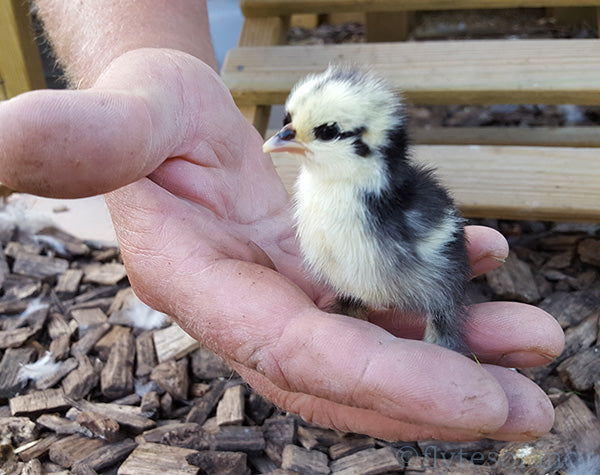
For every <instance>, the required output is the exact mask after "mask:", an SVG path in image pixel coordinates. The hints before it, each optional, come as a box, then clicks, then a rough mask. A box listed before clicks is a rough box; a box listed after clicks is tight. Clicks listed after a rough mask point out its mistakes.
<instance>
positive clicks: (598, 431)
mask: <svg viewBox="0 0 600 475" xmlns="http://www.w3.org/2000/svg"><path fill="white" fill-rule="evenodd" d="M553 429H554V432H556V434H558V435H559V436H561V437H562V439H563V440H567V441H571V442H572V443H573V444H575V445H576V447H577V449H578V451H579V452H580V453H582V454H589V453H592V452H593V451H594V450H597V449H598V441H599V440H600V420H598V418H597V417H596V416H595V415H594V414H593V413H592V411H590V410H589V409H588V407H587V406H586V405H585V403H584V402H583V401H582V400H581V399H580V398H579V397H578V396H577V395H575V394H572V395H571V396H570V397H569V398H568V399H567V400H566V401H565V402H563V403H562V404H560V405H559V406H557V407H556V410H555V420H554V428H553Z"/></svg>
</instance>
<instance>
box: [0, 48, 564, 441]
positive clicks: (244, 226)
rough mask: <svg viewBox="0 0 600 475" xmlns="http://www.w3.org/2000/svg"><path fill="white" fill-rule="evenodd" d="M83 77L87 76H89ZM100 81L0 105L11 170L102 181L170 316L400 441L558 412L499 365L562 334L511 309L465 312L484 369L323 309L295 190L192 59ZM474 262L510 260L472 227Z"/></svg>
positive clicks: (302, 394)
mask: <svg viewBox="0 0 600 475" xmlns="http://www.w3.org/2000/svg"><path fill="white" fill-rule="evenodd" d="M84 82H85V81H84ZM89 85H90V86H91V87H90V88H89V89H85V90H79V91H37V92H32V93H27V94H24V95H22V96H19V97H17V98H15V99H13V100H10V101H7V102H5V103H2V104H0V123H2V124H3V126H2V128H0V181H2V182H3V183H5V184H7V185H8V186H11V187H13V188H15V189H17V190H22V191H27V192H30V193H34V194H39V195H43V196H54V197H80V196H89V195H92V194H98V193H107V195H106V200H107V203H108V205H109V208H110V211H111V215H112V218H113V221H114V224H115V228H116V231H117V235H118V238H119V242H120V245H121V250H122V253H123V258H124V261H125V264H126V267H127V271H128V275H129V278H130V281H131V284H132V286H133V287H134V289H135V291H136V293H137V294H138V296H139V297H140V298H141V299H142V300H144V301H145V302H146V303H148V304H149V305H151V306H153V307H154V308H156V309H158V310H160V311H163V312H165V313H168V314H170V315H172V316H173V317H174V318H175V319H176V320H177V322H178V323H179V324H180V325H181V326H182V328H184V329H185V330H186V331H187V332H189V333H190V334H191V335H192V336H194V337H195V338H197V339H198V340H199V341H201V342H202V343H203V344H204V345H206V346H207V347H209V348H211V349H212V350H214V351H216V352H217V353H219V354H220V355H222V356H223V357H224V358H225V359H226V360H227V361H228V362H230V364H231V365H232V366H233V368H234V369H235V370H236V371H237V372H238V373H239V374H240V375H241V376H242V377H243V378H244V379H245V380H246V381H248V382H249V383H250V384H251V385H252V386H253V387H254V388H255V389H256V390H257V391H259V392H260V393H262V394H263V395H265V396H266V397H267V398H269V399H271V400H272V401H274V402H275V403H276V404H277V405H279V406H280V407H282V408H284V409H286V410H289V411H292V412H295V413H298V414H300V415H301V416H302V417H304V418H305V419H307V420H310V421H313V422H315V423H318V424H321V425H323V426H327V427H332V428H336V429H340V430H344V431H352V432H359V433H366V434H370V435H372V436H375V437H380V438H384V439H389V440H417V439H425V438H432V437H433V438H438V439H446V440H472V439H476V438H480V437H491V438H497V439H506V440H528V439H531V438H535V437H538V436H540V435H542V434H544V433H546V432H547V431H548V430H549V429H550V427H551V426H552V423H553V409H552V406H551V404H550V402H549V400H548V398H547V397H546V396H545V394H544V393H543V392H542V391H541V389H539V388H538V387H537V386H535V385H534V384H533V383H532V382H531V381H529V380H528V379H526V378H525V377H523V376H522V375H520V374H518V373H516V372H514V371H511V370H510V369H507V368H506V367H512V366H518V367H527V366H535V365H539V364H544V363H547V362H548V361H550V360H552V359H553V358H555V357H556V356H558V355H559V354H560V352H561V351H562V346H563V336H562V331H561V329H560V327H559V325H558V324H557V323H556V321H555V320H554V319H553V318H552V317H551V316H549V315H548V314H546V313H545V312H543V311H541V310H539V309H537V308H535V307H530V306H526V305H522V304H516V303H508V302H507V303H504V302H502V303H501V302H495V303H487V304H480V305H475V306H473V307H472V308H471V312H470V321H469V324H468V332H467V333H468V335H467V342H468V344H469V345H470V347H471V349H472V350H473V352H474V353H475V354H476V355H477V357H478V359H479V361H481V362H482V363H484V364H482V365H478V364H477V363H475V362H474V361H472V360H470V359H468V358H466V357H464V356H461V355H459V354H457V353H454V352H451V351H448V350H446V349H444V348H441V347H437V346H434V345H430V344H427V343H423V342H420V341H415V340H413V339H411V338H420V337H421V336H422V332H423V327H422V325H421V323H417V321H416V320H415V319H410V318H404V317H399V316H397V315H391V314H390V313H388V312H378V313H376V314H374V315H373V318H372V323H369V322H365V321H359V320H356V319H352V318H348V317H344V316H341V315H331V314H326V313H324V312H322V311H321V310H319V305H321V306H324V305H325V303H328V302H329V301H330V299H331V297H332V295H331V294H330V292H328V291H327V289H324V288H321V287H319V286H317V285H316V284H314V283H313V282H310V281H309V280H308V279H307V277H306V275H305V273H304V272H303V270H302V267H301V258H300V256H299V252H298V248H297V244H296V241H295V237H294V232H293V229H292V218H291V212H290V206H289V196H288V194H287V192H286V191H285V189H284V187H283V185H282V183H281V181H280V179H279V178H278V176H277V174H276V172H275V170H274V167H273V165H272V162H271V160H270V158H269V157H268V156H266V155H264V154H263V153H262V151H261V147H262V138H261V137H260V136H259V135H258V134H257V133H256V131H255V130H254V129H253V128H252V127H251V125H250V124H249V123H248V122H247V121H246V120H245V119H244V118H243V117H242V115H241V114H240V113H239V111H238V110H237V108H236V107H235V105H234V103H233V101H232V100H231V97H230V95H229V93H228V91H227V89H226V87H225V86H224V85H223V84H222V82H221V80H220V79H219V77H218V76H217V75H216V74H215V72H214V71H213V70H212V68H211V67H210V66H207V64H206V63H204V62H203V61H201V60H199V59H198V58H197V57H194V56H191V55H189V54H186V53H183V52H181V51H176V50H169V49H134V50H131V51H129V52H126V53H123V54H120V55H119V56H116V59H114V60H112V61H111V62H109V63H108V64H107V65H106V66H105V67H104V69H103V70H102V72H101V73H99V76H98V78H97V80H96V81H94V82H93V83H91V84H89ZM467 235H468V238H469V242H470V247H469V253H470V259H471V263H472V266H473V270H474V273H475V274H479V273H482V272H485V271H487V270H490V269H492V268H494V267H497V266H498V265H499V264H500V262H499V259H502V258H503V257H505V256H506V254H507V252H508V251H507V247H506V242H505V240H504V239H503V238H502V237H501V236H500V235H499V234H498V233H496V232H495V231H493V230H491V229H487V228H482V227H469V228H468V229H467Z"/></svg>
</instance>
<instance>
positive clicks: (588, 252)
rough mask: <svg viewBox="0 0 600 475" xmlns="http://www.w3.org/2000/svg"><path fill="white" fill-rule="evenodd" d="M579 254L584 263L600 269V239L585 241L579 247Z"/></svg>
mask: <svg viewBox="0 0 600 475" xmlns="http://www.w3.org/2000/svg"><path fill="white" fill-rule="evenodd" d="M577 253H578V254H579V259H581V261H582V262H587V263H588V264H592V265H594V266H597V267H600V239H584V240H583V241H581V242H580V243H579V245H578V246H577Z"/></svg>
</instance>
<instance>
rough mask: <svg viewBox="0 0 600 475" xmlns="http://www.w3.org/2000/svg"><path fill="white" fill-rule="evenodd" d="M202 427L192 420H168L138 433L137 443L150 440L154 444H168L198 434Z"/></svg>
mask: <svg viewBox="0 0 600 475" xmlns="http://www.w3.org/2000/svg"><path fill="white" fill-rule="evenodd" d="M201 433H202V428H201V427H200V425H199V424H196V423H193V422H170V423H167V424H165V425H162V426H160V427H156V428H155V429H150V430H147V431H145V432H144V433H142V434H140V435H139V436H138V437H137V438H136V440H137V441H138V442H139V443H143V442H151V443H156V444H168V443H172V442H175V441H181V440H185V439H187V438H189V437H190V436H191V435H196V436H197V435H199V434H201Z"/></svg>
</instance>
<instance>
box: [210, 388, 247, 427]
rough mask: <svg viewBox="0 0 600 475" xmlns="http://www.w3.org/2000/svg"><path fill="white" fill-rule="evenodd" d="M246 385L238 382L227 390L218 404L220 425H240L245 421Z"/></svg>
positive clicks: (218, 422)
mask: <svg viewBox="0 0 600 475" xmlns="http://www.w3.org/2000/svg"><path fill="white" fill-rule="evenodd" d="M244 392H245V391H244V386H242V385H241V384H238V385H237V386H232V387H230V388H227V389H226V390H225V393H224V394H223V397H222V398H221V400H220V401H219V404H218V405H217V424H218V425H219V426H227V425H239V424H241V423H242V422H243V421H244Z"/></svg>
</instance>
